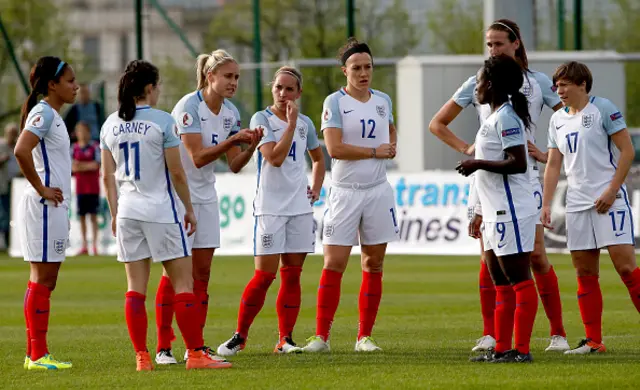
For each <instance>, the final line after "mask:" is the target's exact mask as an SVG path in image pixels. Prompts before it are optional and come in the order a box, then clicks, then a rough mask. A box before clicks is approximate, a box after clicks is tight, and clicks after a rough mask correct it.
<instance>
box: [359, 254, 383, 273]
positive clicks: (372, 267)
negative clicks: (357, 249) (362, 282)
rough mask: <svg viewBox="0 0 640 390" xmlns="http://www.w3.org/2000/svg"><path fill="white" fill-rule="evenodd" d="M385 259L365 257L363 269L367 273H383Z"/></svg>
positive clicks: (363, 258)
mask: <svg viewBox="0 0 640 390" xmlns="http://www.w3.org/2000/svg"><path fill="white" fill-rule="evenodd" d="M383 260H384V257H381V256H363V257H362V261H361V263H362V269H363V270H364V271H366V272H372V273H379V272H382V263H383Z"/></svg>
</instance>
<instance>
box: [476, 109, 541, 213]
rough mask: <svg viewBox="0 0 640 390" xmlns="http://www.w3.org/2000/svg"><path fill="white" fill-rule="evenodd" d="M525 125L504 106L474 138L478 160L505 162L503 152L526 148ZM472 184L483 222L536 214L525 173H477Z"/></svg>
mask: <svg viewBox="0 0 640 390" xmlns="http://www.w3.org/2000/svg"><path fill="white" fill-rule="evenodd" d="M524 129H525V127H524V125H523V124H522V121H521V120H520V118H519V117H518V115H517V114H516V113H515V111H514V110H513V107H511V105H510V104H508V103H506V104H503V105H502V106H501V107H500V108H498V109H497V110H496V111H495V112H494V113H493V114H491V115H489V116H488V117H487V119H486V120H485V121H484V123H483V124H482V126H481V127H480V130H479V131H478V134H477V135H476V155H475V158H476V159H478V160H491V161H497V160H504V150H505V149H508V148H511V147H513V146H519V145H524V147H525V152H526V149H527V144H526V140H525V136H524ZM475 175H476V178H475V183H476V187H477V191H478V198H479V199H480V204H481V205H482V218H483V221H485V222H514V224H515V223H517V220H518V219H524V218H527V217H530V216H532V215H534V214H536V213H537V212H538V209H537V203H538V202H537V201H536V199H535V198H534V195H533V187H532V185H531V180H530V179H529V175H528V172H525V173H520V174H515V175H501V174H498V173H493V172H489V171H485V170H477V171H476V173H475Z"/></svg>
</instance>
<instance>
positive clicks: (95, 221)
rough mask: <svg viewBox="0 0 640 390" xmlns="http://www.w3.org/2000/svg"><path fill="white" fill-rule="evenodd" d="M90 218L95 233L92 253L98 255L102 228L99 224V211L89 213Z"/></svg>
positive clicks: (92, 230)
mask: <svg viewBox="0 0 640 390" xmlns="http://www.w3.org/2000/svg"><path fill="white" fill-rule="evenodd" d="M89 218H90V219H91V233H93V236H92V238H93V241H92V244H93V245H92V253H93V255H94V256H97V255H98V243H99V242H100V228H99V226H98V214H97V213H93V214H89Z"/></svg>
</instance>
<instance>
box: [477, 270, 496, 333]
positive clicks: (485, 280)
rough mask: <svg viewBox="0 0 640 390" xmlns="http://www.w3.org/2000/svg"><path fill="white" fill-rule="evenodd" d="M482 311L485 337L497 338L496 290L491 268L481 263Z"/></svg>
mask: <svg viewBox="0 0 640 390" xmlns="http://www.w3.org/2000/svg"><path fill="white" fill-rule="evenodd" d="M479 276H480V278H479V279H480V283H479V285H480V309H481V310H482V323H483V325H484V330H483V331H482V332H483V333H482V334H483V336H493V337H495V330H494V329H495V320H494V315H495V309H496V288H495V286H494V285H493V280H491V274H490V273H489V268H488V267H487V265H486V264H485V263H484V262H481V263H480V275H479Z"/></svg>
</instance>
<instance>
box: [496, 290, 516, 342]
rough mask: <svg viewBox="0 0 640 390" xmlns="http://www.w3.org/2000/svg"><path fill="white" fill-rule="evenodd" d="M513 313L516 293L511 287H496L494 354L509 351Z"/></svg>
mask: <svg viewBox="0 0 640 390" xmlns="http://www.w3.org/2000/svg"><path fill="white" fill-rule="evenodd" d="M515 311H516V293H515V291H513V287H511V286H510V285H507V286H496V311H495V318H496V328H495V333H496V352H500V353H502V352H506V351H508V350H510V349H511V339H512V338H513V317H514V313H515Z"/></svg>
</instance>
